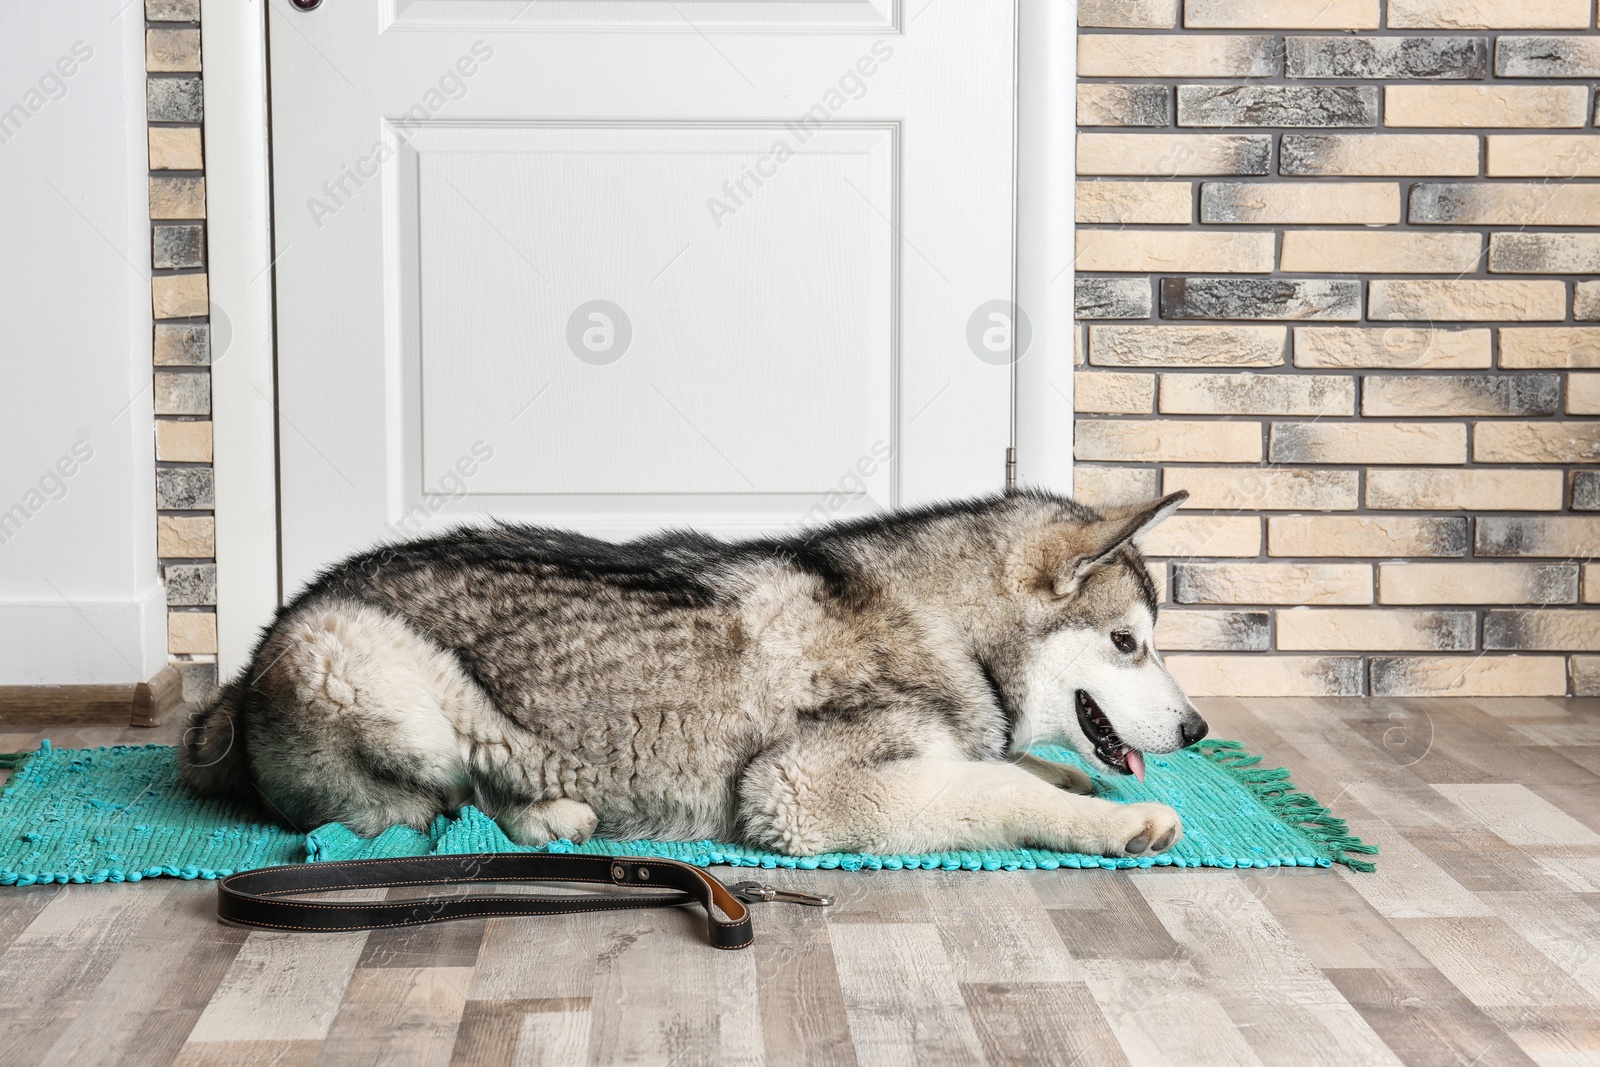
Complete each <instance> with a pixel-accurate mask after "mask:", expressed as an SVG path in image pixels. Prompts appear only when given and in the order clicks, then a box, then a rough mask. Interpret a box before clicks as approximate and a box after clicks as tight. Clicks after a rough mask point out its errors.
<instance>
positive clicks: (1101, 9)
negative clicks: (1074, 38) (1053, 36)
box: [1078, 0, 1178, 30]
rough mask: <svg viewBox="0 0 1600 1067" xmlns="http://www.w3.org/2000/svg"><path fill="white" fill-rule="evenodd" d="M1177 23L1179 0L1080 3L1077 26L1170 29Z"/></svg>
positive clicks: (1091, 0)
mask: <svg viewBox="0 0 1600 1067" xmlns="http://www.w3.org/2000/svg"><path fill="white" fill-rule="evenodd" d="M1177 24H1178V0H1078V25H1080V26H1094V27H1108V28H1112V29H1142V30H1167V29H1171V28H1172V27H1174V26H1176V25H1177Z"/></svg>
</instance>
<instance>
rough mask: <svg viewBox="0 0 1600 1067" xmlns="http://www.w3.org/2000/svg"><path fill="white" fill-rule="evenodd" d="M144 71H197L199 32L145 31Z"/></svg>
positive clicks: (198, 66) (198, 64) (198, 67)
mask: <svg viewBox="0 0 1600 1067" xmlns="http://www.w3.org/2000/svg"><path fill="white" fill-rule="evenodd" d="M144 69H145V70H154V71H182V70H199V69H200V31H199V30H169V29H151V30H145V31H144Z"/></svg>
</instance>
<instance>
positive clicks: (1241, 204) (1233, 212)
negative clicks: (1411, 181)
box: [1200, 182, 1400, 269]
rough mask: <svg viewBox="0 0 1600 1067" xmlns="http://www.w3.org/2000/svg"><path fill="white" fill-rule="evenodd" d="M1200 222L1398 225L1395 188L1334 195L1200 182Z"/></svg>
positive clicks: (1296, 185) (1365, 185)
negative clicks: (1394, 223)
mask: <svg viewBox="0 0 1600 1067" xmlns="http://www.w3.org/2000/svg"><path fill="white" fill-rule="evenodd" d="M1200 221H1201V222H1220V223H1271V224H1289V225H1304V224H1307V223H1346V224H1351V223H1362V224H1366V225H1374V226H1375V225H1383V224H1385V223H1393V222H1399V221H1400V186H1399V185H1397V184H1395V183H1393V182H1343V183H1341V184H1340V186H1339V189H1338V193H1337V195H1335V194H1333V193H1332V192H1331V191H1330V190H1329V188H1328V186H1327V185H1325V184H1322V183H1320V182H1204V183H1202V184H1201V186H1200ZM1285 269H1287V268H1285Z"/></svg>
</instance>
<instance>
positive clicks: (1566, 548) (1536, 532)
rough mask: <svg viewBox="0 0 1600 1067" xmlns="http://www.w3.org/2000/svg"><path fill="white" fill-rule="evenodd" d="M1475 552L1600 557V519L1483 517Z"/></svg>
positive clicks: (1473, 549)
mask: <svg viewBox="0 0 1600 1067" xmlns="http://www.w3.org/2000/svg"><path fill="white" fill-rule="evenodd" d="M1474 534H1475V538H1474V541H1473V545H1472V551H1473V553H1474V554H1476V555H1479V556H1485V557H1488V556H1524V557H1526V556H1555V557H1561V556H1565V557H1569V558H1571V557H1578V558H1580V559H1594V558H1595V557H1596V556H1600V518H1588V517H1586V516H1582V515H1555V516H1548V517H1545V516H1541V517H1539V518H1533V517H1526V518H1525V517H1522V516H1510V515H1492V516H1490V515H1486V516H1481V517H1480V518H1479V519H1478V522H1477V529H1476V530H1475V531H1474Z"/></svg>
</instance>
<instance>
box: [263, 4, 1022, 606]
mask: <svg viewBox="0 0 1600 1067" xmlns="http://www.w3.org/2000/svg"><path fill="white" fill-rule="evenodd" d="M269 32H270V44H271V81H272V98H271V101H272V131H273V182H274V201H275V223H274V225H275V240H276V256H277V259H276V278H277V302H278V390H279V396H278V402H279V429H278V437H279V440H278V446H279V456H280V482H281V498H282V499H281V522H282V551H283V583H284V589H285V591H286V592H288V593H292V592H293V591H294V590H295V589H296V588H297V587H298V586H299V585H300V584H301V583H302V582H303V581H304V580H305V579H306V578H307V577H308V576H309V575H310V574H312V573H313V572H314V571H315V570H316V569H317V568H318V567H320V566H322V565H324V564H326V563H328V562H330V561H332V560H333V559H336V558H337V557H339V556H341V555H343V554H345V553H348V552H350V551H352V550H355V549H358V548H361V547H363V546H366V545H369V544H371V543H373V542H374V541H376V540H378V539H380V538H385V537H392V536H395V535H399V534H409V533H418V532H424V531H426V530H428V529H432V528H436V527H438V526H440V525H443V524H449V523H454V522H459V521H463V520H470V519H481V518H484V517H486V516H490V515H493V516H502V517H507V518H514V519H520V520H526V521H533V522H540V523H545V524H549V525H558V526H566V527H572V528H576V529H581V530H584V531H586V532H590V533H594V534H596V535H600V536H608V537H621V536H629V535H633V534H637V533H639V532H643V531H647V530H650V529H655V528H658V527H661V526H663V525H675V526H697V527H701V528H704V529H707V530H710V531H712V532H714V533H718V534H721V535H724V536H738V535H741V534H747V533H754V532H757V531H762V530H772V529H782V528H784V527H786V526H793V525H794V524H796V523H801V522H807V521H812V520H817V519H821V518H830V517H843V516H848V515H857V514H867V513H871V512H874V511H879V510H882V509H885V508H889V507H892V506H896V505H903V504H909V503H915V502H919V501H926V500H930V499H937V498H943V497H951V496H959V495H967V494H972V493H978V492H985V491H992V490H994V489H998V488H999V487H1000V486H1001V484H1002V482H1003V477H1004V469H1005V468H1004V457H1005V449H1006V446H1007V444H1008V441H1009V437H1010V432H1011V430H1010V409H1011V395H1012V393H1011V369H1012V368H1011V366H1010V354H1011V353H1010V350H1009V348H1008V346H1009V345H1011V344H1012V343H1013V337H1012V333H1013V331H1012V330H1011V329H1010V322H1009V317H1008V316H1009V311H1008V309H1009V304H1008V303H1007V301H1008V300H1009V299H1010V298H1011V296H1012V293H1013V244H1012V229H1013V227H1012V210H1013V144H1012V131H1013V106H1014V91H1013V81H1014V76H1013V44H1014V11H1013V5H1012V4H1011V3H1010V2H1002V0H922V2H918V3H914V4H913V3H907V4H905V5H902V3H901V2H900V0H705V2H691V0H662V2H655V0H584V2H579V0H324V2H322V3H321V4H320V5H319V6H316V7H315V8H314V9H313V10H311V11H301V10H299V9H297V8H296V7H295V6H294V4H293V3H291V2H290V0H272V3H271V7H270V18H269Z"/></svg>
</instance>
